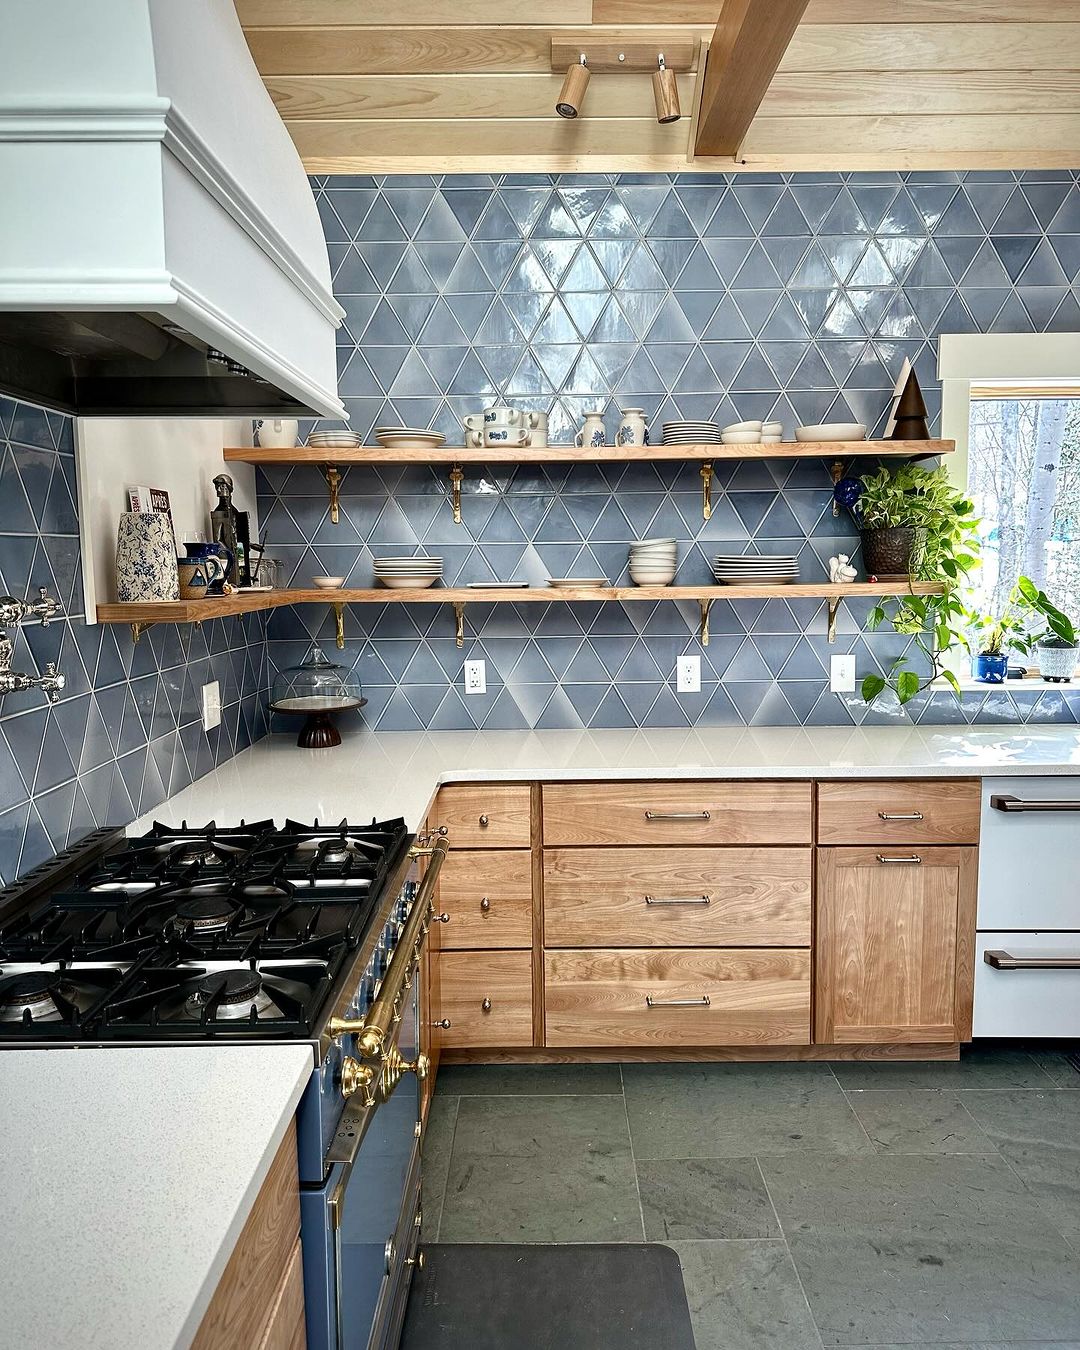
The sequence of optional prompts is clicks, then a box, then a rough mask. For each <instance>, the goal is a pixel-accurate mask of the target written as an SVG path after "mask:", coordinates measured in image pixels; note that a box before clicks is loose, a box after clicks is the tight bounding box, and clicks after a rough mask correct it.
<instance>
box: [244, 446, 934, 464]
mask: <svg viewBox="0 0 1080 1350" xmlns="http://www.w3.org/2000/svg"><path fill="white" fill-rule="evenodd" d="M955 449H956V442H955V441H936V440H935V441H781V442H780V443H779V444H772V445H762V444H757V445H632V446H601V447H598V448H594V447H592V446H583V447H578V446H573V445H545V446H537V447H533V446H528V445H527V446H507V447H501V446H493V445H485V446H477V447H472V446H463V445H440V446H439V447H438V449H435V450H427V449H425V450H387V449H385V448H384V447H383V446H381V445H374V446H372V445H362V446H356V447H355V448H353V449H348V450H341V449H336V450H335V449H320V448H319V447H317V446H310V445H294V446H289V447H287V448H285V449H278V448H263V447H262V446H257V445H255V446H252V445H248V446H239V447H232V448H229V449H226V450H225V451H224V455H225V459H226V460H238V461H240V462H242V463H244V464H334V465H348V464H560V463H572V464H608V463H610V464H626V463H630V462H633V461H639V460H646V461H647V460H697V459H703V460H710V459H829V458H841V459H850V458H851V457H852V456H857V455H865V456H872V457H874V458H878V459H880V458H889V459H893V458H896V459H917V458H922V457H927V456H931V455H947V454H951V453H952V451H954V450H955Z"/></svg>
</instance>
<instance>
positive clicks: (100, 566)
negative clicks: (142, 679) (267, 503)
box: [75, 417, 259, 623]
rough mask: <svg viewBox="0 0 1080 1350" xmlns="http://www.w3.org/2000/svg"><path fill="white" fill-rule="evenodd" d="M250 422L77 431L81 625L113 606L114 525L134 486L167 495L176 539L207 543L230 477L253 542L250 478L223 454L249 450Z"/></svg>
mask: <svg viewBox="0 0 1080 1350" xmlns="http://www.w3.org/2000/svg"><path fill="white" fill-rule="evenodd" d="M250 444H251V422H250V420H248V419H233V420H221V419H219V418H213V417H205V418H200V417H169V418H147V417H83V418H78V419H77V420H76V423H75V467H76V473H77V476H78V484H79V532H80V540H81V547H82V563H83V594H84V597H85V603H86V621H87V623H94V622H95V621H96V620H95V615H96V613H97V606H98V604H99V603H102V604H107V603H109V602H111V601H113V600H115V599H116V525H117V520H118V518H119V515H120V512H121V511H126V510H127V509H128V501H127V490H128V487H129V486H131V485H134V484H141V485H142V486H144V487H155V488H164V489H165V491H166V492H168V494H169V501H170V505H171V506H172V514H173V524H174V525H175V527H176V536H177V539H178V540H182V539H183V537H184V535H185V534H189V533H191V532H192V531H194V530H199V531H201V532H202V534H203V536H204V537H205V538H209V537H210V512H211V510H212V509H213V507H214V505H215V504H216V502H217V493H216V492H215V491H214V488H213V481H214V478H215V477H216V476H217V475H218V474H219V473H228V474H230V475H231V476H232V480H233V484H234V487H235V490H234V493H233V501H234V502H235V503H236V507H237V510H239V511H250V512H251V537H252V539H255V538H257V536H258V525H259V521H258V515H257V511H256V502H255V470H254V469H253V468H252V467H251V465H250V464H226V463H225V461H224V459H223V458H222V454H221V451H222V447H223V446H226V445H250Z"/></svg>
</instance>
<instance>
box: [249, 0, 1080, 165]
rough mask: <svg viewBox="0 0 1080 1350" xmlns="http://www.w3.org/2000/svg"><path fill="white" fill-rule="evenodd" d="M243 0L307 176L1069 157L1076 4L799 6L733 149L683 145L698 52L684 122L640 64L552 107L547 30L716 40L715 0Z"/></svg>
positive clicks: (832, 1)
mask: <svg viewBox="0 0 1080 1350" xmlns="http://www.w3.org/2000/svg"><path fill="white" fill-rule="evenodd" d="M732 3H735V0H732ZM746 3H747V0H740V4H741V7H742V8H746ZM750 3H751V4H758V5H763V6H764V5H769V4H770V3H772V0H750ZM236 5H237V10H238V12H239V14H240V18H241V21H242V22H243V25H244V28H245V31H246V33H247V39H248V44H249V46H250V48H251V51H252V54H253V55H254V57H255V61H256V64H257V65H258V67H259V70H260V71H261V73H262V75H263V78H264V80H265V82H266V86H267V88H268V89H269V91H270V93H271V95H272V97H273V98H274V100H275V102H276V103H277V105H278V108H279V109H280V111H281V114H282V116H283V117H284V119H285V123H286V125H287V126H288V128H289V131H290V133H291V135H292V137H293V140H294V141H295V142H296V145H297V147H298V149H299V151H300V154H301V156H302V158H303V160H304V163H305V165H306V167H307V169H308V171H309V172H311V173H467V172H470V171H472V172H484V173H492V172H512V171H513V172H529V171H537V172H558V171H579V172H582V171H588V170H594V171H598V172H612V171H616V170H625V171H633V170H637V171H663V172H673V171H682V172H691V173H693V172H708V171H714V172H715V171H717V170H724V171H727V170H731V169H743V170H759V171H760V170H808V169H817V170H828V169H862V170H874V169H918V168H924V169H941V168H949V169H959V168H968V169H979V168H1011V169H1019V168H1075V167H1080V0H809V4H808V5H807V8H806V11H805V13H804V15H803V18H802V22H801V23H800V24H799V26H798V28H797V29H796V31H795V33H794V36H793V37H792V39H791V42H790V44H789V45H788V47H787V50H786V52H785V53H784V56H783V58H782V60H781V61H780V65H779V69H778V70H777V72H776V74H775V75H774V76H773V78H772V80H771V82H770V83H769V86H768V89H767V91H766V92H765V95H764V98H763V100H762V102H761V105H760V108H759V109H758V112H757V115H756V116H755V117H754V119H753V121H752V122H751V124H750V127H749V130H748V131H747V133H746V135H745V138H744V139H743V140H742V142H741V145H740V148H739V151H738V157H737V159H732V158H730V157H726V158H725V157H720V156H702V155H695V154H694V151H693V147H694V144H695V142H696V139H697V137H696V131H697V128H696V125H695V116H694V114H695V113H696V108H697V97H698V95H697V88H696V86H697V82H698V70H697V67H698V65H699V64H702V63H703V62H702V61H701V58H700V55H699V59H698V60H697V61H695V63H694V69H693V70H692V71H691V72H689V73H686V74H681V75H680V76H679V87H680V95H681V99H682V107H683V114H684V115H683V118H682V120H681V121H679V122H673V123H670V124H668V125H666V126H660V125H659V124H658V123H657V122H656V120H655V117H654V115H653V100H652V90H651V84H650V77H649V76H648V75H646V74H635V73H631V72H627V73H625V74H621V73H619V74H596V75H594V77H593V79H592V83H591V86H590V88H589V91H588V96H587V98H586V100H585V103H584V106H583V109H582V113H581V116H580V117H579V118H578V119H577V120H576V121H569V122H568V121H564V120H563V119H561V118H558V117H556V116H555V114H554V104H555V100H556V97H557V95H558V91H559V87H560V84H561V82H562V81H561V73H556V72H553V71H552V69H551V39H552V38H553V37H559V36H568V34H569V33H574V34H576V33H580V32H592V31H595V36H596V38H597V39H598V40H599V39H604V40H605V41H610V40H614V41H617V42H634V41H638V42H640V41H642V40H645V41H650V42H651V41H655V42H657V43H658V44H659V45H660V46H663V45H664V44H665V43H666V44H668V45H669V46H670V44H671V43H672V42H673V41H675V40H682V41H685V40H686V39H687V38H688V37H689V38H691V39H693V40H695V41H697V42H698V43H700V44H701V47H700V48H699V53H700V52H702V51H706V52H707V49H708V43H709V40H710V38H711V37H712V35H713V30H714V27H715V25H716V21H717V17H718V14H719V10H720V5H721V0H540V2H539V3H538V0H236ZM541 15H542V16H543V19H544V22H543V23H540V24H538V23H537V22H536V19H537V18H538V17H540V16H541ZM402 19H405V20H407V23H405V24H403V23H402Z"/></svg>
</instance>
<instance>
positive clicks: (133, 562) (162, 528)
mask: <svg viewBox="0 0 1080 1350" xmlns="http://www.w3.org/2000/svg"><path fill="white" fill-rule="evenodd" d="M116 598H117V600H119V601H121V602H125V601H135V602H140V603H141V602H142V601H144V600H179V599H180V578H179V575H178V573H177V569H176V540H175V539H174V538H173V529H172V521H171V520H170V519H169V517H168V516H167V515H166V514H165V513H164V512H163V511H123V512H121V515H120V525H119V528H118V530H117V535H116Z"/></svg>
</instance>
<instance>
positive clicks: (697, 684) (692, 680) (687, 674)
mask: <svg viewBox="0 0 1080 1350" xmlns="http://www.w3.org/2000/svg"><path fill="white" fill-rule="evenodd" d="M675 688H676V689H677V690H678V692H679V693H680V694H699V693H700V692H701V657H700V656H680V657H679V663H678V665H677V666H676V667H675Z"/></svg>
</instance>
